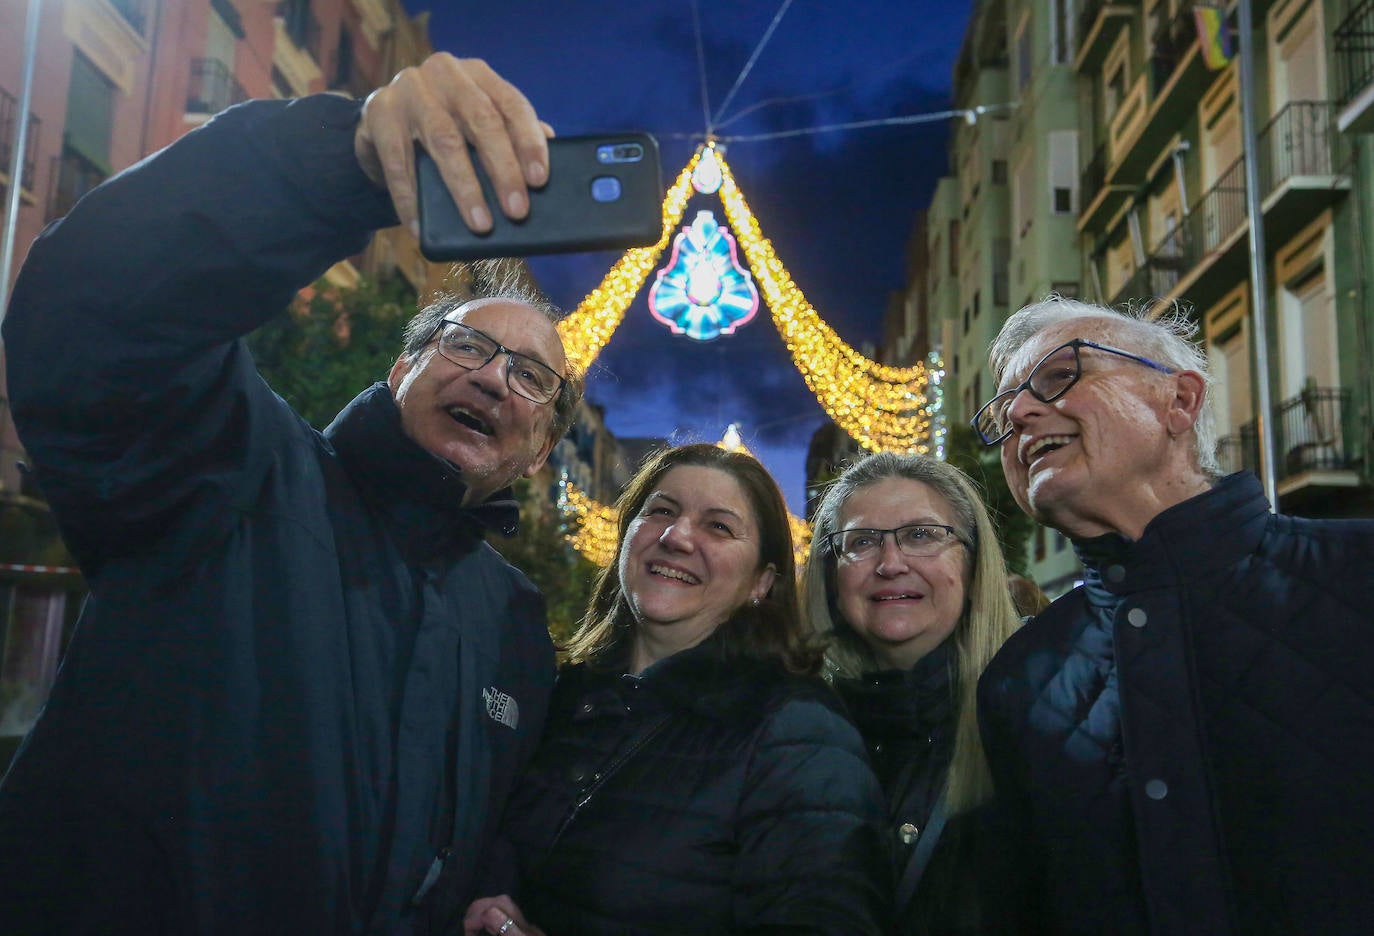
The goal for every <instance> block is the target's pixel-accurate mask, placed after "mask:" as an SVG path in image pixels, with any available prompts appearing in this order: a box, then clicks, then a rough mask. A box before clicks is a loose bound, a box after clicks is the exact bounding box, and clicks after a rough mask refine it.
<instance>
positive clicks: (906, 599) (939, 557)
mask: <svg viewBox="0 0 1374 936" xmlns="http://www.w3.org/2000/svg"><path fill="white" fill-rule="evenodd" d="M814 525H815V529H814V535H813V537H812V541H811V553H810V557H809V559H808V562H807V568H806V577H805V582H804V587H805V612H806V615H807V618H808V620H809V622H810V624H811V627H812V628H813V629H814V630H815V631H816V632H818V633H821V634H824V635H826V636H828V637H829V638H830V641H831V645H830V651H829V654H828V657H829V663H830V669H831V673H832V676H833V681H834V685H835V688H836V689H837V690H838V691H839V693H840V694H841V695H842V696H843V697H844V699H845V702H846V704H847V705H848V706H849V710H850V714H851V716H852V717H853V718H854V721H855V723H856V724H857V725H858V728H859V732H860V734H862V735H863V738H864V742H865V744H866V746H867V747H868V751H869V754H870V756H871V758H872V760H873V764H874V767H875V769H876V771H877V774H878V778H879V780H880V781H881V782H882V785H883V790H884V793H885V794H886V795H887V801H888V808H889V813H888V819H889V827H890V830H891V836H892V840H893V854H894V855H895V857H896V869H895V873H896V877H897V880H898V881H899V884H898V891H897V895H898V903H899V907H898V910H899V914H900V915H901V919H902V930H901V931H902V932H904V933H941V934H945V933H979V932H988V931H990V930H994V929H997V928H998V924H999V913H998V912H997V910H996V908H995V907H994V906H993V903H994V902H995V883H993V887H985V886H983V883H984V882H983V880H982V878H983V872H985V871H987V870H988V869H989V868H990V867H991V864H990V862H991V861H992V860H994V859H995V855H996V844H995V842H992V841H989V839H990V838H995V833H994V832H992V830H991V828H990V827H989V825H988V821H989V820H988V811H987V810H985V809H982V808H980V807H982V806H984V804H986V803H987V801H988V800H990V798H991V796H992V780H991V777H990V776H989V774H988V768H987V763H986V760H985V759H984V756H983V747H982V743H981V742H980V740H979V736H978V720H977V712H976V710H975V704H974V699H975V692H976V689H977V685H978V677H979V675H980V674H981V673H982V671H983V669H984V667H986V666H987V664H988V661H989V660H991V659H992V657H993V655H994V654H995V653H996V652H997V650H998V649H999V648H1000V647H1001V646H1002V643H1003V642H1004V641H1005V640H1006V639H1007V637H1008V636H1009V635H1010V634H1011V633H1012V631H1013V630H1015V628H1016V626H1017V624H1018V617H1017V613H1016V610H1015V608H1014V606H1013V605H1012V600H1011V593H1010V591H1009V588H1008V583H1007V571H1006V564H1005V562H1004V560H1003V557H1002V551H1001V548H1000V547H999V545H998V542H997V536H996V533H995V531H994V530H993V528H992V523H991V521H990V520H989V519H988V513H987V509H986V508H985V507H984V506H983V502H982V500H981V499H980V498H979V496H978V494H977V492H976V491H975V489H974V487H973V485H972V484H971V483H970V482H969V480H968V478H966V477H965V476H964V475H963V473H962V472H960V471H959V470H958V469H957V468H954V467H953V466H951V465H949V464H946V463H945V462H942V461H939V460H937V459H934V458H929V457H925V456H920V455H897V454H892V453H883V454H878V455H871V456H869V457H867V458H865V459H863V460H862V461H860V462H858V463H856V464H854V465H853V466H851V467H850V468H849V469H847V470H846V471H845V472H844V473H843V474H842V475H841V476H840V477H839V478H838V479H837V480H836V481H835V482H834V483H833V484H832V485H831V486H830V488H829V490H828V491H827V493H826V495H825V498H824V499H823V501H822V502H821V505H820V508H819V509H818V510H817V512H816V516H815V521H814Z"/></svg>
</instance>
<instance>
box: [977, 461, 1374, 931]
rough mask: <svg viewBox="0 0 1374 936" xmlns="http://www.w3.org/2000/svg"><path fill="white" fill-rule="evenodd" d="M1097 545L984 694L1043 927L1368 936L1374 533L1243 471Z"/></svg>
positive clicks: (1087, 547)
mask: <svg viewBox="0 0 1374 936" xmlns="http://www.w3.org/2000/svg"><path fill="white" fill-rule="evenodd" d="M1076 546H1077V548H1078V553H1079V556H1080V557H1081V558H1082V559H1083V562H1084V565H1085V566H1086V570H1087V571H1086V583H1085V585H1084V587H1082V588H1080V589H1077V590H1075V591H1074V592H1072V593H1070V594H1069V595H1067V596H1065V597H1064V598H1061V599H1060V600H1059V601H1056V602H1055V603H1054V604H1053V605H1052V606H1051V607H1050V608H1049V609H1048V610H1046V611H1045V613H1044V614H1042V615H1041V616H1040V617H1038V618H1036V619H1035V620H1034V621H1033V622H1032V623H1031V624H1029V625H1028V626H1026V627H1024V628H1022V629H1021V630H1020V631H1019V632H1018V633H1017V634H1015V635H1014V636H1013V637H1012V638H1011V640H1009V641H1008V642H1007V644H1006V646H1005V647H1004V648H1003V650H1002V652H1001V653H999V654H998V655H997V657H996V658H995V659H994V660H993V662H992V665H991V666H990V667H989V668H988V670H987V672H986V673H984V675H983V678H982V680H981V681H980V683H979V715H980V719H981V723H982V731H983V739H984V744H985V745H986V748H987V754H988V759H989V762H990V764H991V766H992V768H993V776H994V779H995V781H996V784H997V790H998V795H999V801H1000V802H1001V803H1002V804H1004V805H1005V806H1006V807H1007V809H1008V811H1007V813H1006V815H1007V818H1008V821H1009V822H1011V823H1012V825H1013V828H1014V829H1015V831H1016V841H1017V842H1019V844H1020V851H1019V853H1018V854H1016V856H1015V858H1014V859H1013V862H1012V864H1013V865H1015V866H1019V868H1021V869H1022V870H1023V872H1025V873H1026V874H1027V875H1028V877H1025V878H1022V881H1023V884H1024V890H1023V893H1022V897H1023V899H1024V902H1025V909H1026V913H1027V917H1026V920H1027V922H1026V924H1025V925H1024V927H1023V928H1024V930H1025V931H1026V932H1035V931H1043V932H1053V933H1104V932H1111V933H1126V934H1129V933H1159V934H1174V933H1189V934H1194V933H1196V934H1212V933H1243V934H1247V936H1249V934H1264V933H1275V934H1278V933H1285V934H1293V933H1323V934H1347V933H1351V934H1353V933H1367V932H1368V931H1369V927H1370V923H1371V921H1374V888H1370V886H1369V869H1370V868H1371V867H1374V688H1371V687H1374V679H1371V676H1370V674H1371V672H1374V626H1371V616H1374V610H1372V609H1374V523H1370V522H1368V521H1311V520H1301V519H1296V518H1293V517H1284V516H1275V515H1271V514H1270V513H1268V511H1267V504H1266V502H1265V500H1264V497H1263V494H1262V492H1261V489H1260V486H1259V483H1258V482H1257V481H1256V480H1255V479H1254V477H1253V476H1251V475H1248V474H1241V475H1232V476H1231V477H1229V478H1226V479H1224V480H1223V481H1221V482H1219V483H1218V484H1217V485H1216V486H1215V488H1213V489H1212V490H1211V491H1209V492H1207V493H1204V494H1202V495H1199V496H1198V497H1195V498H1192V499H1191V500H1188V501H1186V502H1185V503H1182V504H1179V505H1177V506H1175V507H1173V508H1171V509H1169V510H1167V511H1165V512H1163V513H1161V514H1160V515H1159V516H1158V517H1156V518H1155V519H1154V520H1153V521H1152V522H1151V523H1150V524H1149V526H1148V527H1146V529H1145V532H1144V534H1143V535H1142V536H1141V538H1140V540H1138V541H1136V542H1130V541H1127V540H1125V539H1123V538H1121V537H1119V536H1115V535H1108V536H1104V537H1100V538H1097V539H1094V540H1090V541H1086V542H1081V543H1077V544H1076Z"/></svg>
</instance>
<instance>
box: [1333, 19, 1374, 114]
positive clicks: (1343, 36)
mask: <svg viewBox="0 0 1374 936" xmlns="http://www.w3.org/2000/svg"><path fill="white" fill-rule="evenodd" d="M1332 38H1333V39H1334V40H1335V41H1334V42H1333V44H1332V46H1333V51H1334V52H1335V55H1334V56H1333V57H1334V58H1335V61H1336V88H1337V95H1338V96H1337V98H1336V106H1337V107H1338V108H1339V109H1340V113H1339V115H1338V116H1337V118H1336V126H1337V127H1338V128H1339V129H1340V130H1341V131H1342V132H1344V133H1368V132H1370V131H1372V130H1374V0H1360V2H1358V3H1356V4H1355V5H1354V6H1353V7H1351V9H1350V12H1349V13H1347V14H1346V15H1345V19H1343V20H1341V22H1340V25H1339V26H1337V27H1336V29H1335V31H1334V32H1333V33H1332Z"/></svg>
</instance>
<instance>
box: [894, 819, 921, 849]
mask: <svg viewBox="0 0 1374 936" xmlns="http://www.w3.org/2000/svg"><path fill="white" fill-rule="evenodd" d="M920 834H921V830H920V829H918V828H916V826H915V824H914V823H910V822H903V823H902V824H901V826H900V827H899V828H898V829H897V835H898V836H900V837H901V839H902V844H903V845H910V844H911V843H912V842H914V841H916V838H917V837H918V836H919V835H920Z"/></svg>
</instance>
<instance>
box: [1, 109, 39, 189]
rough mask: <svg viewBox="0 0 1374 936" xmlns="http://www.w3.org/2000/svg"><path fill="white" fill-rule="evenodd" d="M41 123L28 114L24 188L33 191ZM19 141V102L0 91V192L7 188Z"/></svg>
mask: <svg viewBox="0 0 1374 936" xmlns="http://www.w3.org/2000/svg"><path fill="white" fill-rule="evenodd" d="M41 126H42V121H40V120H39V119H38V118H37V117H35V116H34V115H33V114H32V113H30V114H29V135H28V137H26V138H25V140H24V165H23V169H22V171H23V174H24V188H23V190H24V191H26V192H31V191H32V190H33V179H34V170H35V169H36V168H37V167H38V131H39V128H40V127H41ZM18 140H19V101H18V100H17V99H16V98H15V97H14V96H13V95H12V94H10V93H9V92H7V91H0V192H3V191H5V190H7V189H8V188H9V182H10V164H11V161H12V160H13V159H14V146H15V144H16V143H17V142H18Z"/></svg>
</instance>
